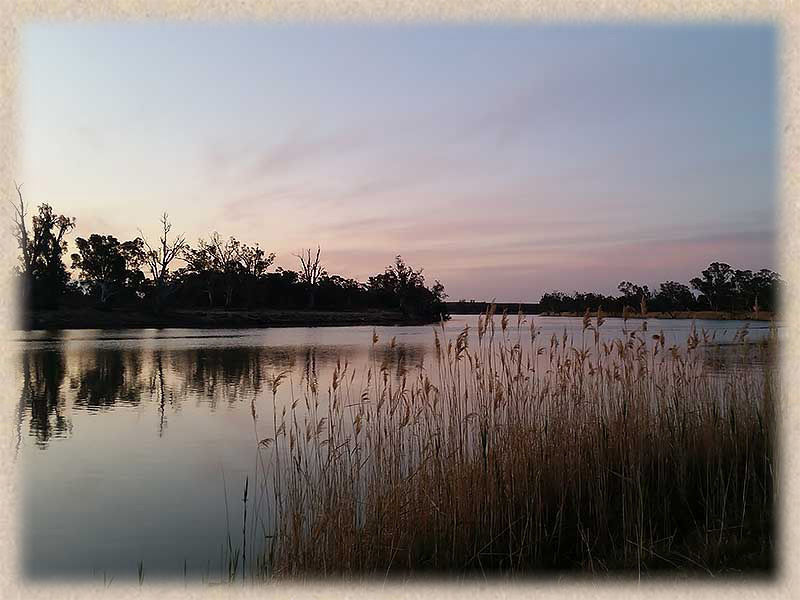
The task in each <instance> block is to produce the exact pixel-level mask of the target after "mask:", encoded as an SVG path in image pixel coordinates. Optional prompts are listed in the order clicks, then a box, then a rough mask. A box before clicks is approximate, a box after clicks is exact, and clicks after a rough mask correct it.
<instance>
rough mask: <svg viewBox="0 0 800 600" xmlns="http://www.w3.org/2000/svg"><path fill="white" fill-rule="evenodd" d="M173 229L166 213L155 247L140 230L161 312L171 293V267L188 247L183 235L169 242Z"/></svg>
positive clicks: (155, 296) (156, 306)
mask: <svg viewBox="0 0 800 600" xmlns="http://www.w3.org/2000/svg"><path fill="white" fill-rule="evenodd" d="M171 229H172V224H171V223H170V222H169V216H168V215H167V213H164V214H163V215H161V236H160V237H159V240H158V244H157V245H156V246H155V247H153V246H152V245H150V243H149V242H148V241H147V238H146V237H145V236H144V233H142V230H141V229H140V230H139V233H140V234H141V239H142V243H143V244H144V248H145V253H144V259H145V264H146V265H147V267H148V268H149V269H150V274H151V275H152V277H153V287H154V288H155V289H154V301H155V309H156V311H159V310H161V308H162V307H163V304H164V301H165V300H166V298H167V296H168V295H169V293H170V291H171V288H170V286H169V267H170V265H171V264H172V262H173V261H174V260H175V259H176V258H179V257H180V255H181V253H182V252H183V249H184V248H185V247H186V240H185V238H184V237H183V235H178V236H176V237H175V239H173V240H172V241H170V240H169V232H170V230H171Z"/></svg>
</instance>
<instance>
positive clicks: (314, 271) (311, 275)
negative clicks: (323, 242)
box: [295, 246, 326, 308]
mask: <svg viewBox="0 0 800 600" xmlns="http://www.w3.org/2000/svg"><path fill="white" fill-rule="evenodd" d="M319 255H320V247H319V246H317V254H316V255H315V256H314V257H313V258H312V256H311V249H310V248H308V249H306V250H303V251H301V252H300V253H299V254H295V256H296V257H297V258H298V259H300V282H301V283H302V284H304V285H305V286H306V289H307V290H308V308H314V296H315V293H316V291H317V286H318V285H319V280H320V279H321V278H322V277H323V276H324V275H326V271H325V268H324V267H323V266H322V264H321V263H320V260H319Z"/></svg>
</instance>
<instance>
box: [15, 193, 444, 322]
mask: <svg viewBox="0 0 800 600" xmlns="http://www.w3.org/2000/svg"><path fill="white" fill-rule="evenodd" d="M17 196H18V201H15V202H12V205H13V207H14V227H13V231H14V236H15V238H16V240H17V243H18V248H19V252H20V255H19V265H18V266H17V267H15V274H16V276H17V277H19V279H20V282H19V283H20V289H21V290H22V300H23V306H25V307H26V308H28V309H53V308H58V307H59V306H62V305H64V304H67V305H70V306H87V307H92V308H106V309H109V310H110V309H115V308H116V309H129V310H148V311H154V312H157V313H161V312H163V311H165V310H167V309H174V308H197V309H200V308H215V309H240V308H247V309H259V308H275V309H317V310H366V309H380V310H391V311H397V312H399V313H402V315H403V316H404V317H407V318H408V319H412V320H425V321H438V320H439V319H441V318H447V317H448V314H447V308H446V306H445V304H444V298H445V297H446V294H445V293H444V286H443V285H442V284H441V283H440V282H439V281H435V282H434V284H433V285H432V286H426V285H425V278H424V277H423V275H422V269H414V268H412V267H410V266H409V265H407V264H406V263H405V261H404V260H403V259H402V257H400V256H397V257H396V259H395V261H394V264H392V265H390V266H388V267H386V269H385V270H384V271H383V272H382V273H376V274H375V275H373V276H371V277H369V278H368V279H367V281H366V282H359V281H356V280H355V279H351V278H346V277H342V276H339V275H335V274H330V273H328V272H327V270H326V269H325V267H324V265H323V263H322V260H321V250H320V248H319V247H317V248H316V249H315V250H311V249H306V250H303V251H301V252H299V253H297V254H296V255H295V256H296V258H297V268H296V269H288V268H282V267H277V268H275V269H274V270H270V267H272V265H273V262H274V260H275V254H274V253H268V252H266V251H265V250H263V249H262V248H261V247H260V246H259V245H258V244H257V243H256V244H254V245H248V244H245V243H242V242H241V241H239V240H237V239H236V238H234V237H230V238H227V239H224V238H222V237H221V236H220V235H219V234H218V233H216V232H215V233H213V234H211V236H210V237H209V238H208V239H200V240H198V242H197V244H195V245H194V246H192V245H190V244H188V243H187V242H186V240H185V239H184V237H183V236H182V235H174V234H171V230H172V224H171V223H170V221H169V219H168V217H167V214H166V213H164V215H163V216H162V218H161V228H160V229H161V231H160V236H159V239H158V240H157V241H150V240H148V239H147V238H146V237H145V236H144V234H142V235H140V236H139V237H137V238H135V239H132V240H127V241H121V240H118V239H117V238H116V237H114V236H113V235H110V234H99V233H93V234H91V235H89V236H88V237H86V238H81V237H78V238H76V239H75V246H76V248H77V252H75V253H73V254H71V255H70V256H69V267H68V266H67V264H65V262H64V260H63V259H64V256H65V254H66V253H67V236H68V235H69V234H70V232H72V230H73V229H74V228H75V218H73V217H67V216H64V215H58V214H56V213H55V212H54V211H53V209H52V207H51V206H49V205H47V204H42V205H41V206H39V207H38V212H37V213H36V214H34V215H32V218H31V219H30V220H29V218H28V210H29V209H28V206H27V205H26V204H25V202H24V200H23V195H22V191H21V189H20V186H17ZM140 233H141V231H140ZM70 272H72V274H74V277H72V276H71V275H70Z"/></svg>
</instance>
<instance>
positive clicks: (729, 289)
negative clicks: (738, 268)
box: [689, 262, 734, 310]
mask: <svg viewBox="0 0 800 600" xmlns="http://www.w3.org/2000/svg"><path fill="white" fill-rule="evenodd" d="M701 274H702V277H695V278H693V279H692V280H691V281H690V282H689V283H690V284H691V285H692V287H693V288H694V289H696V290H697V291H698V292H700V293H701V294H702V295H703V298H705V301H706V302H708V305H709V308H711V310H719V309H722V308H727V307H729V302H730V300H731V299H732V297H733V291H734V284H733V274H734V272H733V269H732V268H731V266H730V265H727V264H725V263H719V262H713V263H711V264H710V265H708V268H707V269H705V270H704V271H703V272H702V273H701Z"/></svg>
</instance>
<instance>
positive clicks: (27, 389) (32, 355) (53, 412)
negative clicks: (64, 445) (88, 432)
mask: <svg viewBox="0 0 800 600" xmlns="http://www.w3.org/2000/svg"><path fill="white" fill-rule="evenodd" d="M65 374H66V369H65V365H64V355H63V353H62V352H60V351H58V350H32V351H29V352H23V353H22V397H21V402H20V403H21V405H22V406H23V407H25V408H30V434H31V436H33V437H35V438H36V443H37V445H39V446H41V447H46V446H47V442H48V441H49V440H50V438H51V437H53V436H56V437H59V436H61V435H63V434H64V432H66V431H68V429H69V422H68V421H67V419H66V418H65V417H64V416H63V415H62V414H61V411H62V409H63V407H64V397H63V396H62V395H61V386H62V384H63V382H64V377H65ZM22 418H23V415H22V413H21V414H20V419H22Z"/></svg>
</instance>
